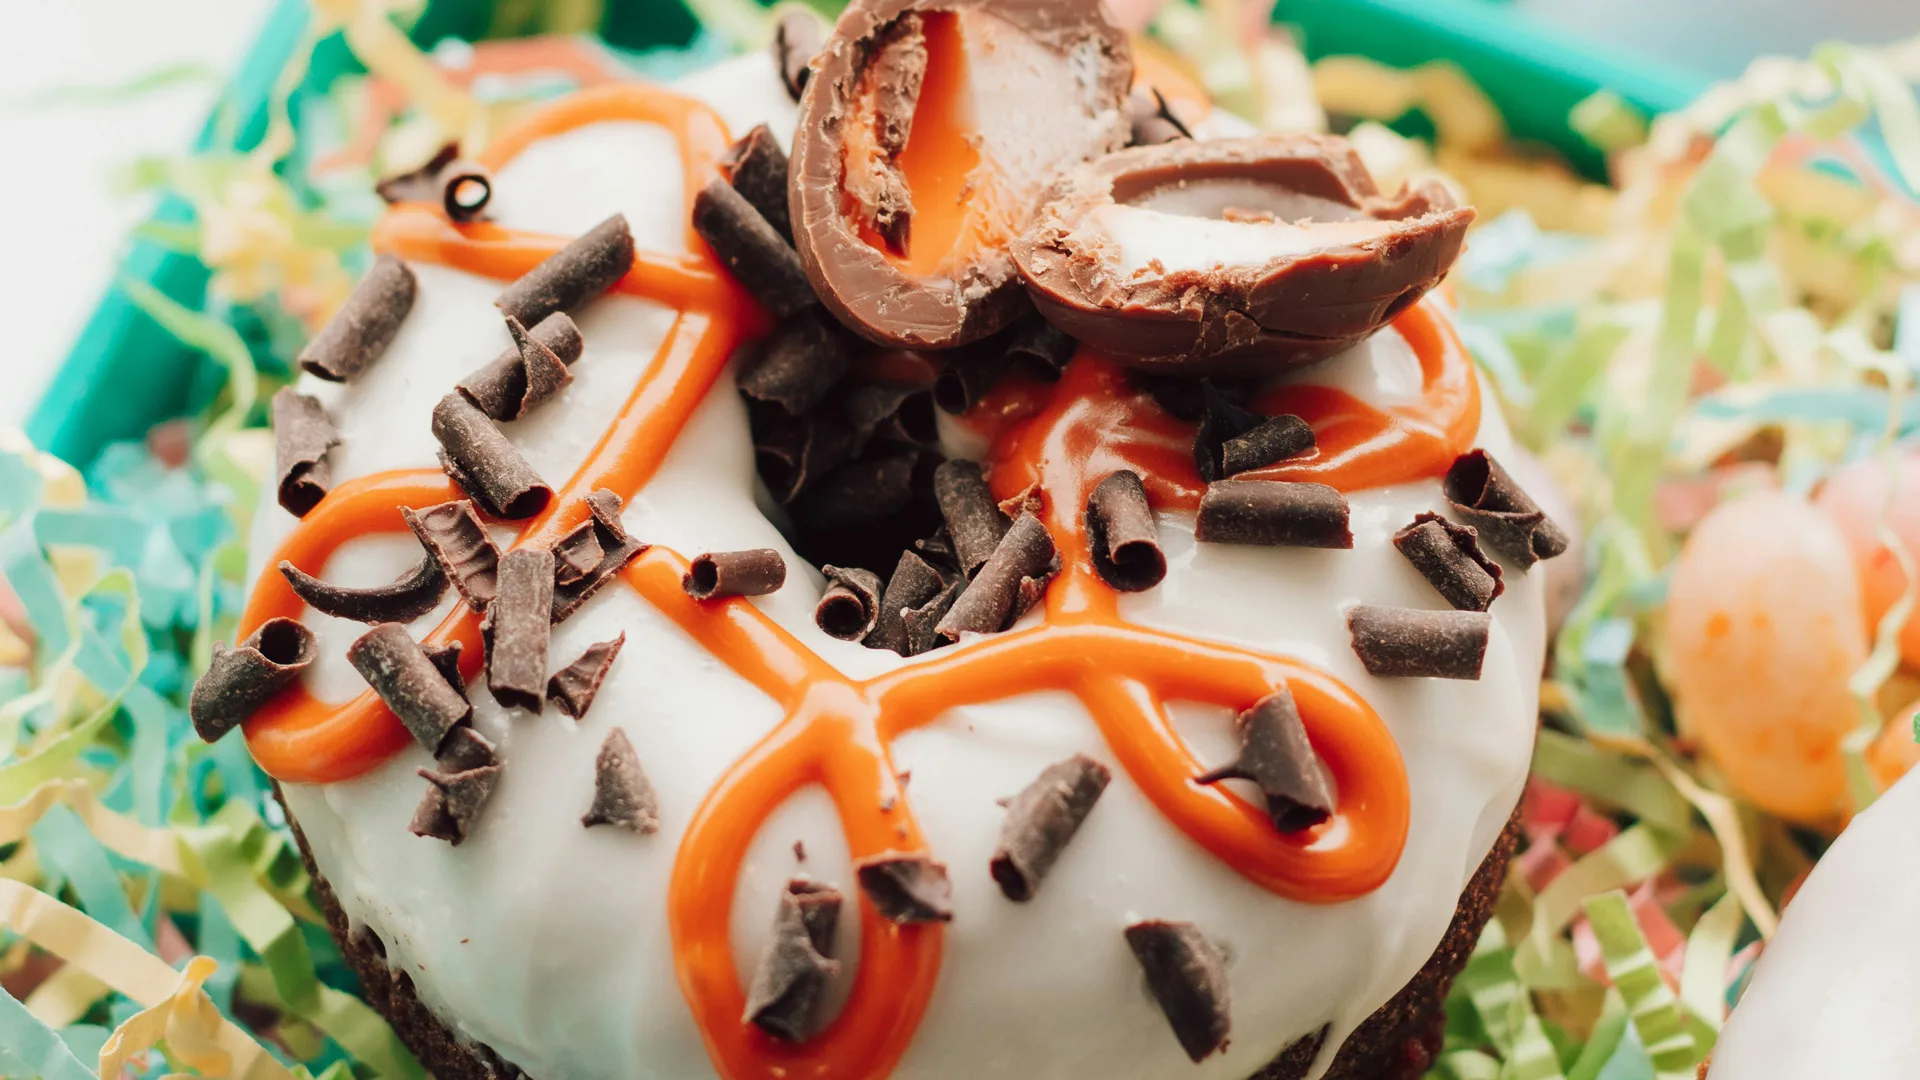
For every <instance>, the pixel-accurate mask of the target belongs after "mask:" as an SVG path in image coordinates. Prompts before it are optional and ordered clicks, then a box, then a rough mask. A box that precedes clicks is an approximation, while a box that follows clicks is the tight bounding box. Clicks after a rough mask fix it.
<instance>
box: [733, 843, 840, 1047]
mask: <svg viewBox="0 0 1920 1080" xmlns="http://www.w3.org/2000/svg"><path fill="white" fill-rule="evenodd" d="M841 903H842V898H841V896H840V891H839V890H838V889H835V888H834V887H833V886H831V885H822V884H819V883H817V882H813V881H808V880H807V879H805V878H794V879H793V880H791V881H789V882H787V888H786V891H784V892H782V893H781V894H780V911H779V913H778V914H776V915H775V916H774V920H773V941H772V942H770V943H769V944H768V945H767V951H766V952H765V953H763V954H762V955H761V957H760V963H759V964H758V965H756V966H755V967H754V971H753V983H752V985H751V987H750V988H749V989H748V991H747V1007H746V1013H745V1015H744V1016H742V1017H741V1020H742V1022H744V1023H749V1024H753V1025H755V1026H757V1027H759V1028H760V1030H762V1031H764V1032H766V1033H767V1034H769V1035H771V1036H773V1037H774V1038H776V1039H784V1040H786V1041H787V1042H796V1043H797V1042H805V1041H806V1040H807V1039H808V1038H809V1037H810V1036H812V1035H813V1033H814V1028H815V1026H816V1025H817V1023H818V1022H819V1016H820V1006H821V1004H822V1003H823V1002H824V1000H825V996H826V989H827V984H828V983H829V982H831V981H832V980H833V977H834V976H835V975H837V974H839V972H840V965H839V963H837V962H836V961H835V960H834V959H833V952H834V938H835V937H836V936H837V934H838V930H839V924H840V905H841Z"/></svg>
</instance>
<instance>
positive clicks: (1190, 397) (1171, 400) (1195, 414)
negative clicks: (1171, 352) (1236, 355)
mask: <svg viewBox="0 0 1920 1080" xmlns="http://www.w3.org/2000/svg"><path fill="white" fill-rule="evenodd" d="M1133 383H1134V385H1135V386H1137V387H1139V388H1140V389H1141V390H1143V391H1145V392H1146V395H1147V396H1148V397H1150V398H1152V399H1153V403H1154V404H1155V405H1158V406H1160V408H1161V410H1162V411H1164V412H1165V413H1166V414H1167V415H1168V416H1171V417H1173V418H1174V419H1176V420H1184V421H1186V422H1187V423H1189V424H1197V423H1199V422H1200V420H1201V418H1202V417H1204V416H1206V414H1207V400H1208V399H1209V398H1210V397H1214V396H1218V397H1219V398H1220V399H1221V400H1224V401H1226V402H1227V403H1228V404H1230V405H1235V406H1244V405H1245V404H1246V403H1247V399H1248V398H1249V397H1250V396H1252V393H1253V384H1252V383H1250V382H1248V381H1246V380H1244V379H1183V378H1181V377H1179V376H1178V375H1148V374H1145V373H1142V372H1135V373H1134V376H1133Z"/></svg>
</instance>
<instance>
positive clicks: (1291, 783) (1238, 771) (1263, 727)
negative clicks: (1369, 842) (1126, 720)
mask: <svg viewBox="0 0 1920 1080" xmlns="http://www.w3.org/2000/svg"><path fill="white" fill-rule="evenodd" d="M1234 724H1235V726H1236V727H1238V728H1239V729H1240V756H1239V757H1237V758H1235V759H1234V760H1233V761H1232V762H1231V763H1229V764H1226V765H1222V766H1221V767H1220V768H1217V769H1214V770H1212V771H1211V772H1208V773H1206V774H1204V775H1202V776H1201V777H1200V778H1199V780H1198V781H1197V782H1198V783H1202V784H1217V783H1219V782H1220V781H1222V780H1251V781H1253V783H1254V784H1256V785H1258V786H1259V788H1260V793H1261V794H1262V795H1264V796H1266V799H1267V816H1268V817H1269V818H1272V819H1273V827H1274V828H1275V829H1278V830H1279V831H1280V832H1282V833H1287V834H1292V833H1297V832H1299V831H1301V830H1302V829H1310V828H1312V827H1313V826H1315V825H1318V824H1320V823H1321V822H1323V821H1325V820H1327V818H1329V817H1331V816H1332V815H1333V789H1332V786H1331V785H1330V784H1329V783H1328V781H1327V773H1326V770H1325V769H1324V768H1323V767H1322V765H1321V763H1320V758H1319V756H1318V755H1316V754H1315V753H1314V752H1313V744H1312V743H1311V742H1309V741H1308V740H1307V728H1306V725H1305V724H1303V723H1301V722H1300V710H1299V709H1298V708H1296V707H1295V706H1294V703H1293V695H1292V694H1290V693H1288V692H1287V689H1286V688H1285V687H1281V688H1280V689H1278V690H1276V691H1274V692H1273V693H1271V694H1268V695H1267V696H1266V697H1264V698H1261V699H1260V701H1259V702H1258V703H1257V704H1255V705H1254V707H1253V708H1251V709H1248V710H1247V711H1246V712H1243V713H1241V714H1240V715H1239V716H1238V717H1236V718H1235V720H1234Z"/></svg>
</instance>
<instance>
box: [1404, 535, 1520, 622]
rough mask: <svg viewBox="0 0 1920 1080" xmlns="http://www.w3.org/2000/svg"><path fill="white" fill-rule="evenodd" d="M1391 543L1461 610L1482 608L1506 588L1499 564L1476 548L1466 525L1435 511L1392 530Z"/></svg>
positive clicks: (1475, 541) (1477, 541) (1478, 542)
mask: <svg viewBox="0 0 1920 1080" xmlns="http://www.w3.org/2000/svg"><path fill="white" fill-rule="evenodd" d="M1393 546H1394V547H1397V548H1399V549H1400V554H1402V555H1405V556H1406V557H1407V561H1408V562H1410V563H1412V564H1413V568H1414V569H1415V570H1418V571H1420V576H1421V577H1424V578H1426V579H1427V582H1428V584H1431V585H1432V586H1433V587H1434V589H1435V590H1437V591H1438V592H1439V593H1440V595H1441V596H1443V597H1445V598H1446V601H1447V603H1449V604H1452V605H1453V606H1454V607H1456V608H1459V609H1460V610H1461V611H1485V610H1487V608H1488V607H1489V606H1491V605H1492V604H1493V601H1494V598H1495V597H1497V596H1499V595H1500V593H1501V592H1502V591H1503V590H1504V589H1505V588H1506V584H1505V583H1504V582H1502V581H1501V580H1500V564H1499V563H1497V562H1494V561H1493V560H1492V559H1489V558H1487V556H1486V555H1485V554H1484V553H1483V552H1481V550H1480V541H1479V538H1478V536H1477V534H1476V532H1475V530H1474V529H1473V527H1472V526H1469V525H1455V524H1454V523H1453V522H1451V521H1448V520H1447V519H1446V518H1443V517H1441V516H1440V515H1439V514H1431V513H1428V514H1421V515H1419V516H1417V517H1415V518H1414V519H1413V524H1411V525H1408V526H1407V527H1406V528H1404V529H1401V530H1400V531H1399V532H1397V533H1394V534H1393Z"/></svg>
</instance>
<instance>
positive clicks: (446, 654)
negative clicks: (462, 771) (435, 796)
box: [420, 641, 491, 772]
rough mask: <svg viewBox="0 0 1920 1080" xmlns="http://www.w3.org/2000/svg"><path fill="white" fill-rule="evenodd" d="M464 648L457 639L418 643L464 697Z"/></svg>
mask: <svg viewBox="0 0 1920 1080" xmlns="http://www.w3.org/2000/svg"><path fill="white" fill-rule="evenodd" d="M464 649H465V646H463V645H461V644H460V643H459V642H457V641H449V642H447V643H446V644H445V645H429V644H427V643H426V642H421V643H420V651H421V652H423V653H426V654H427V659H428V660H431V661H432V662H433V669H434V670H435V671H438V672H439V673H440V677H441V678H443V679H445V680H447V685H448V686H451V687H453V688H454V690H455V691H457V692H458V693H459V694H460V696H462V697H465V696H466V693H467V680H466V679H465V678H463V677H462V676H461V674H460V653H461V652H462V651H464ZM456 730H458V729H456ZM489 745H491V744H489ZM445 752H446V750H445V748H444V747H443V748H442V749H441V753H442V754H444V753H445ZM443 765H444V763H443ZM452 771H454V772H458V771H459V770H458V769H455V770H452Z"/></svg>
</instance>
